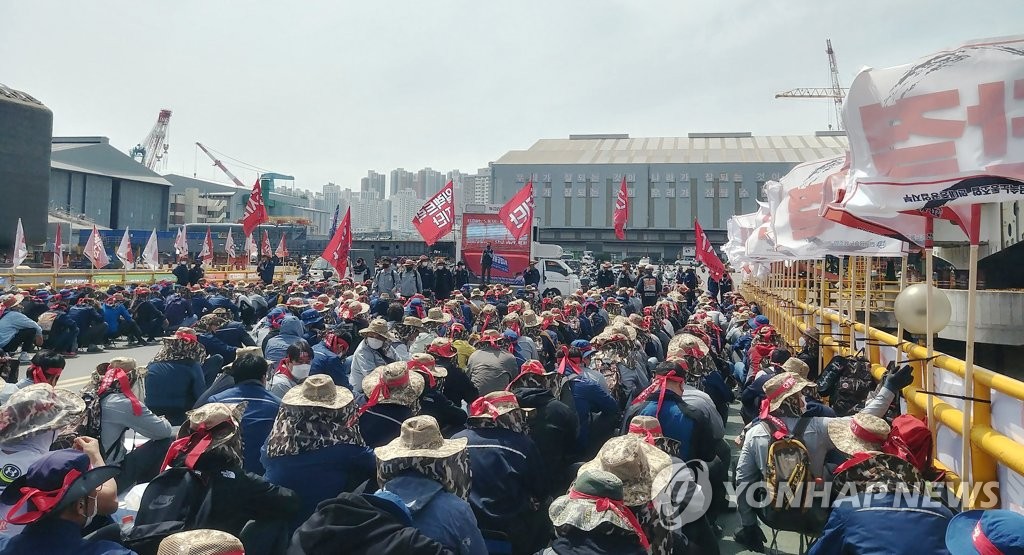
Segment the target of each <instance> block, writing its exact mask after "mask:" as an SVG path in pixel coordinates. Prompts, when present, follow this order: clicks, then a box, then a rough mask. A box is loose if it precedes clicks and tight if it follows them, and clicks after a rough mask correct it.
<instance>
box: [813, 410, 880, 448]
mask: <svg viewBox="0 0 1024 555" xmlns="http://www.w3.org/2000/svg"><path fill="white" fill-rule="evenodd" d="M827 426H828V438H829V439H831V440H832V444H833V445H835V446H836V449H839V450H840V451H842V452H843V453H846V454H847V455H855V454H857V453H866V452H872V451H880V450H881V449H882V443H884V442H885V440H886V439H887V438H888V437H889V431H890V428H889V424H888V423H886V421H885V420H883V419H881V418H879V417H877V416H874V415H871V414H867V413H865V412H858V413H857V414H855V415H853V416H851V417H849V418H830V419H829V420H828V425H827Z"/></svg>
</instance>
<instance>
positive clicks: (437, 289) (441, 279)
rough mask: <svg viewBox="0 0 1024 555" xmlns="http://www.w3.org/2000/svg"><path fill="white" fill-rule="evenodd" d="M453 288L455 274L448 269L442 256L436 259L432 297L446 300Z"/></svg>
mask: <svg viewBox="0 0 1024 555" xmlns="http://www.w3.org/2000/svg"><path fill="white" fill-rule="evenodd" d="M454 289H455V276H454V275H452V271H451V270H449V269H448V265H447V262H446V261H445V260H444V259H443V258H439V259H438V260H437V269H435V270H434V282H433V291H434V298H435V299H438V300H440V301H446V300H448V297H451V295H452V291H453V290H454Z"/></svg>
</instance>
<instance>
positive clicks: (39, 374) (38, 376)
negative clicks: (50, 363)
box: [28, 364, 64, 383]
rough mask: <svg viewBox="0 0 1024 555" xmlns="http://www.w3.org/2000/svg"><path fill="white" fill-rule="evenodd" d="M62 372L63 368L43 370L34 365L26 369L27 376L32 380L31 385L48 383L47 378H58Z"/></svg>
mask: <svg viewBox="0 0 1024 555" xmlns="http://www.w3.org/2000/svg"><path fill="white" fill-rule="evenodd" d="M63 371H64V369H63V368H43V367H42V366H38V365H35V364H31V365H29V367H28V375H29V376H30V377H31V378H32V383H50V380H49V378H52V377H56V378H60V375H61V373H62V372H63Z"/></svg>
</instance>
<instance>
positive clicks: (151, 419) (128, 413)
mask: <svg viewBox="0 0 1024 555" xmlns="http://www.w3.org/2000/svg"><path fill="white" fill-rule="evenodd" d="M100 412H101V413H102V415H103V422H102V424H101V426H100V429H101V432H100V454H101V455H103V460H104V462H106V463H107V464H120V463H121V461H123V460H124V457H125V455H127V454H128V451H127V450H126V449H125V448H124V434H125V432H126V431H127V430H129V429H131V430H135V432H136V433H139V434H141V435H143V436H146V437H147V438H149V439H167V438H170V437H172V436H173V435H174V430H173V429H172V428H171V424H170V422H168V421H167V419H166V418H163V417H161V416H157V415H155V414H153V413H152V412H151V411H150V410H149V409H148V408H147V407H146V405H142V414H140V415H139V416H135V413H134V412H132V403H131V401H129V400H128V398H127V397H125V396H124V395H122V394H120V393H111V394H109V395H106V396H105V397H103V400H102V401H100Z"/></svg>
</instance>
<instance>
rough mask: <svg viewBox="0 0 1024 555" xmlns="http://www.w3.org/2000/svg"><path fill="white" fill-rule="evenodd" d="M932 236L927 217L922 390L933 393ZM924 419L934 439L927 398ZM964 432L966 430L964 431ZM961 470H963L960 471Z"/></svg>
mask: <svg viewBox="0 0 1024 555" xmlns="http://www.w3.org/2000/svg"><path fill="white" fill-rule="evenodd" d="M934 234H935V220H934V219H933V218H932V217H931V216H929V217H927V218H926V219H925V228H924V283H925V296H924V299H925V301H924V307H925V308H924V311H925V331H924V333H925V345H926V349H927V350H928V354H927V355H926V358H927V360H926V361H925V364H924V380H923V383H924V388H925V391H935V389H934V386H933V384H932V381H934V380H933V379H932V378H933V377H934V376H933V374H932V356H933V355H934V354H935V336H934V334H933V333H932V287H934V285H933V284H932V272H933V271H934V261H933V260H932V249H933V247H934ZM925 418H926V419H927V421H928V431H929V433H931V435H932V437H935V415H934V411H933V410H932V400H931V397H930V396H929V397H928V401H927V402H926V403H925ZM965 431H966V430H965ZM961 470H963V469H961Z"/></svg>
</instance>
